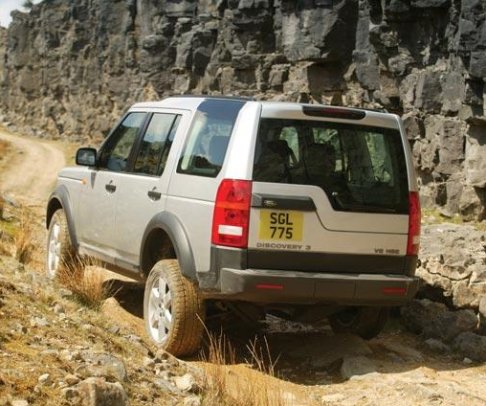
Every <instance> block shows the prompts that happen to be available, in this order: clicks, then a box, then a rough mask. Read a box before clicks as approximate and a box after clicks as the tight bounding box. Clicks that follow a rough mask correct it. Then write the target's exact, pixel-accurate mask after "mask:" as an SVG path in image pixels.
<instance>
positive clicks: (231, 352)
mask: <svg viewBox="0 0 486 406" xmlns="http://www.w3.org/2000/svg"><path fill="white" fill-rule="evenodd" d="M207 334H208V337H209V342H208V352H207V354H208V355H207V356H206V357H205V359H204V361H206V362H208V363H207V364H206V365H205V367H204V369H205V372H206V375H205V376H206V379H207V380H206V383H205V391H204V399H203V404H204V405H214V404H218V405H228V406H229V405H231V406H247V405H262V406H288V405H290V404H292V401H291V400H290V401H289V399H288V398H286V395H285V392H284V390H283V385H282V383H281V382H280V381H279V380H278V379H275V364H276V361H272V356H271V353H270V348H269V345H268V342H267V340H266V339H265V338H264V340H263V341H264V342H263V344H262V343H261V342H260V341H259V340H258V339H257V338H255V339H254V340H253V341H251V342H249V344H247V346H246V352H247V353H248V356H247V357H246V358H245V360H244V361H245V362H244V363H243V364H242V365H236V367H237V368H238V373H235V370H234V368H235V366H233V367H232V369H230V368H228V367H227V366H228V365H235V364H237V358H238V357H237V352H236V350H235V349H234V348H233V346H232V344H231V342H230V341H229V340H228V339H227V338H226V337H225V335H224V334H223V333H221V332H220V333H219V334H218V335H214V334H211V333H209V332H207Z"/></svg>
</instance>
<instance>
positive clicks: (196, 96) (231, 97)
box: [169, 94, 255, 101]
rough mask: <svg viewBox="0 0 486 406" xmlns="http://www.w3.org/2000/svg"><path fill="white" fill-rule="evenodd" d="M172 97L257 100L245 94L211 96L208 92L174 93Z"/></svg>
mask: <svg viewBox="0 0 486 406" xmlns="http://www.w3.org/2000/svg"><path fill="white" fill-rule="evenodd" d="M169 97H170V98H172V97H187V98H190V97H194V98H201V99H220V100H240V101H255V99H254V98H253V97H245V96H212V95H211V96H210V95H207V94H173V95H172V96H169Z"/></svg>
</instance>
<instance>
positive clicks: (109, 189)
mask: <svg viewBox="0 0 486 406" xmlns="http://www.w3.org/2000/svg"><path fill="white" fill-rule="evenodd" d="M105 189H106V191H107V192H108V193H115V191H116V185H114V184H113V181H112V180H110V183H107V184H106V185H105Z"/></svg>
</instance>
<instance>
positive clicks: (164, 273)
mask: <svg viewBox="0 0 486 406" xmlns="http://www.w3.org/2000/svg"><path fill="white" fill-rule="evenodd" d="M143 313H144V319H145V327H146V329H147V332H148V334H149V336H150V338H151V339H152V340H153V341H155V342H156V343H157V344H158V345H160V346H161V347H162V348H163V349H164V350H166V351H168V352H170V353H171V354H173V355H175V356H182V355H189V354H192V353H194V352H195V351H197V350H198V349H199V346H200V343H201V338H202V334H203V329H204V316H205V311H204V302H203V301H202V300H201V298H200V297H199V294H198V292H197V289H196V286H194V284H193V283H192V282H191V281H189V280H188V279H186V278H185V277H184V276H182V274H181V272H180V269H179V263H178V261H177V260H172V259H170V260H162V261H159V262H157V263H156V264H155V265H154V267H153V268H152V270H151V271H150V274H149V276H148V279H147V283H146V285H145V292H144V300H143Z"/></svg>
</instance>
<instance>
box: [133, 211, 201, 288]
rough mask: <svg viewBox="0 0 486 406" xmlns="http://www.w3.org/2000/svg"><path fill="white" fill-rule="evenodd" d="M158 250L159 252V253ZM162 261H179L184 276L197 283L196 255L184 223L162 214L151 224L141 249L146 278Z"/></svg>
mask: <svg viewBox="0 0 486 406" xmlns="http://www.w3.org/2000/svg"><path fill="white" fill-rule="evenodd" d="M157 250H158V252H157ZM161 259H177V260H178V261H179V267H180V270H181V273H182V275H184V276H185V277H186V278H188V279H190V280H192V281H193V282H197V277H196V265H195V261H194V254H193V252H192V248H191V245H190V242H189V238H188V236H187V233H186V231H185V230H184V227H183V226H182V222H181V221H180V220H179V219H178V218H177V217H176V216H175V215H173V214H171V213H168V212H162V213H159V214H157V215H155V216H154V217H153V218H152V219H151V220H150V222H149V224H148V226H147V228H146V229H145V233H144V235H143V238H142V245H141V248H140V269H141V271H142V273H143V274H144V275H145V276H148V273H149V272H150V270H151V269H152V267H153V265H155V263H156V262H157V261H159V260H161Z"/></svg>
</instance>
